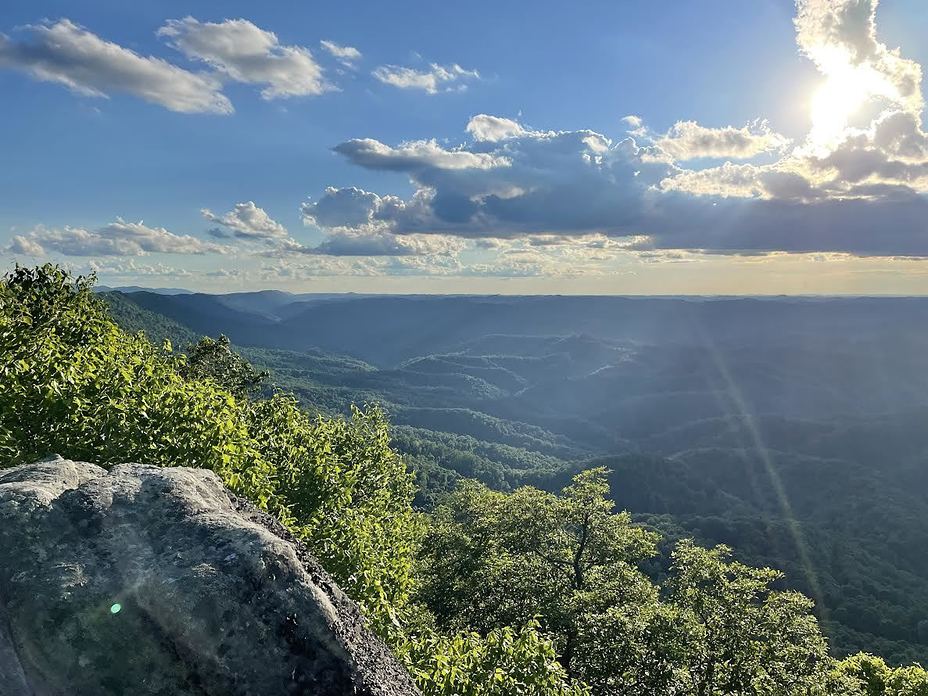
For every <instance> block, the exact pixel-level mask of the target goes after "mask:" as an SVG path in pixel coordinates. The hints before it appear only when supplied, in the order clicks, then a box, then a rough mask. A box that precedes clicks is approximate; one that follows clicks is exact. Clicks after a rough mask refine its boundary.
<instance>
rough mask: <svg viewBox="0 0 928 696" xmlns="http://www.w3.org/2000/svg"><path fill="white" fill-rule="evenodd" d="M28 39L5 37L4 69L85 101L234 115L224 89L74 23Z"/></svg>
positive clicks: (0, 43) (27, 31)
mask: <svg viewBox="0 0 928 696" xmlns="http://www.w3.org/2000/svg"><path fill="white" fill-rule="evenodd" d="M21 32H22V34H23V36H22V38H19V37H18V38H17V40H14V39H12V38H10V37H8V36H5V35H3V34H0V68H3V67H6V68H13V69H17V70H22V71H24V72H26V73H28V74H29V75H31V76H32V77H34V78H35V79H37V80H42V81H45V82H57V83H59V84H62V85H65V86H66V87H68V88H69V89H71V90H73V91H74V92H77V93H79V94H82V95H85V96H92V97H108V96H109V95H110V94H112V93H115V92H125V93H128V94H132V95H135V96H137V97H140V98H142V99H144V100H146V101H149V102H152V103H155V104H160V105H161V106H164V107H166V108H168V109H170V110H171V111H178V112H182V113H217V114H229V113H232V110H233V109H232V104H231V102H229V100H228V99H227V98H226V97H225V95H223V94H222V91H221V84H220V83H219V81H218V80H216V79H215V78H213V77H212V76H210V75H205V74H202V73H193V72H189V71H187V70H183V69H182V68H179V67H177V66H176V65H172V64H171V63H168V62H167V61H164V60H162V59H160V58H153V57H147V58H146V57H144V56H140V55H139V54H138V53H135V52H134V51H131V50H129V49H128V48H124V47H122V46H120V45H118V44H115V43H112V42H109V41H105V40H104V39H101V38H100V37H99V36H97V35H96V34H93V33H91V32H89V31H87V30H86V29H84V28H83V27H80V26H78V25H77V24H75V23H74V22H72V21H71V20H68V19H61V20H59V21H57V22H54V23H45V24H35V25H28V26H26V27H24V28H23V29H22V30H21Z"/></svg>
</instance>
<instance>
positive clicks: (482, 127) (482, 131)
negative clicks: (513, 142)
mask: <svg viewBox="0 0 928 696" xmlns="http://www.w3.org/2000/svg"><path fill="white" fill-rule="evenodd" d="M466 130H467V132H468V133H470V134H471V135H472V136H473V138H474V140H482V141H486V142H491V143H496V142H499V141H500V140H505V139H506V138H512V137H515V136H517V135H522V134H523V133H525V129H524V128H523V127H522V126H521V125H520V124H519V123H518V122H516V121H513V120H512V119H509V118H502V117H500V116H488V115H487V114H477V115H476V116H474V117H473V118H472V119H471V120H470V121H468V122H467V128H466Z"/></svg>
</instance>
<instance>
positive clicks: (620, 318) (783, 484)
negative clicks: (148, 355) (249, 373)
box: [103, 292, 928, 664]
mask: <svg viewBox="0 0 928 696" xmlns="http://www.w3.org/2000/svg"><path fill="white" fill-rule="evenodd" d="M103 297H104V298H105V299H106V301H107V302H108V303H109V305H110V307H111V311H112V314H113V316H114V318H115V319H116V320H117V322H118V323H120V324H121V325H122V326H124V327H126V328H127V329H129V330H131V331H136V330H140V329H142V330H145V331H146V332H147V334H148V335H149V336H150V337H151V338H152V339H153V340H154V341H155V342H157V343H160V342H161V341H162V340H163V339H164V338H169V339H170V340H172V341H173V344H174V346H175V347H176V348H178V349H182V348H183V347H185V346H188V345H190V344H191V343H192V342H194V341H195V340H196V338H198V337H199V336H201V335H213V336H216V335H219V334H222V333H226V334H228V335H229V336H230V338H231V340H232V343H233V344H234V345H235V346H236V350H238V351H239V352H240V353H241V354H242V355H244V356H245V357H247V359H248V360H249V361H251V362H252V363H254V364H255V365H258V366H260V368H261V369H265V370H267V371H269V373H270V379H269V382H268V384H274V385H276V386H277V388H278V389H280V390H282V391H284V392H287V393H291V394H293V395H295V397H296V398H297V400H298V401H299V403H300V405H301V407H302V408H304V409H307V410H310V411H312V412H314V413H315V412H318V413H323V414H326V415H339V414H341V415H347V414H349V413H350V411H351V407H352V405H353V404H364V403H372V404H377V405H378V406H379V407H380V408H382V410H383V411H384V413H385V414H386V415H387V417H388V419H389V421H390V423H391V426H392V428H391V434H392V446H393V447H394V449H396V450H397V451H398V452H400V453H401V454H403V456H404V458H405V460H406V462H407V464H408V465H409V466H410V467H411V468H412V469H413V470H414V471H415V472H416V477H417V480H416V483H417V487H418V493H417V497H416V505H417V506H419V507H423V508H429V507H431V506H433V505H434V504H435V502H436V501H437V500H438V499H439V498H440V497H441V496H442V495H443V494H444V493H446V492H447V491H448V490H449V489H451V488H452V487H453V486H454V485H455V484H456V482H457V481H458V480H459V479H461V478H462V477H463V478H476V479H478V480H480V481H482V482H483V483H485V484H486V485H488V486H490V487H491V488H493V489H494V490H499V491H512V490H514V489H516V488H518V487H519V486H522V485H532V486H535V487H538V488H541V489H543V490H547V491H549V492H556V491H558V490H560V489H561V488H562V487H563V486H565V485H567V484H568V483H569V482H570V479H571V477H572V476H573V475H574V474H576V473H577V472H579V471H582V470H584V469H587V468H590V467H595V466H605V467H606V468H608V469H609V470H611V472H612V473H611V474H610V478H609V482H610V486H611V487H610V497H611V499H612V500H613V501H614V502H615V503H616V504H617V506H618V507H619V508H620V509H628V510H629V511H631V513H632V516H633V519H634V520H635V521H636V522H638V523H641V524H645V525H648V526H650V527H651V528H653V529H655V530H658V531H660V532H661V533H662V534H663V535H664V536H665V537H667V538H668V539H679V538H687V537H692V538H695V539H696V540H698V541H699V542H700V543H701V544H703V545H707V546H713V545H716V544H725V545H728V546H730V547H731V548H732V549H733V553H734V557H735V558H736V559H737V560H739V561H741V562H744V563H747V564H750V565H756V566H770V567H773V568H776V569H778V570H780V571H783V572H784V574H785V577H784V578H783V580H781V581H778V583H779V586H782V587H785V588H790V589H796V590H799V591H801V592H802V593H804V594H806V595H807V596H810V597H813V598H814V600H815V613H816V616H817V617H818V619H819V621H820V625H821V626H822V628H823V630H824V632H825V633H826V635H827V636H828V638H829V641H830V646H831V651H832V653H833V654H834V655H836V656H846V655H850V654H853V653H856V652H858V651H862V650H866V651H871V652H875V653H877V654H879V655H881V656H883V657H884V658H886V659H888V660H890V661H892V662H893V663H897V664H906V663H910V662H913V661H918V662H921V663H922V664H926V663H928V567H926V558H928V556H926V554H925V553H924V546H925V542H924V540H925V539H926V538H928V500H926V499H925V496H924V495H923V494H922V491H924V490H925V489H926V487H928V465H926V454H925V453H926V452H928V430H926V429H925V427H924V423H925V421H926V419H928V381H926V378H925V375H926V374H928V373H926V372H925V370H924V369H923V364H924V355H925V354H926V353H928V328H926V327H928V301H926V300H925V299H923V298H842V299H837V298H818V299H815V298H766V299H757V298H742V299H732V298H720V299H711V298H621V297H612V298H610V297H456V296H449V297H440V296H439V297H421V296H406V297H403V296H399V297H392V296H391V297H384V296H381V297H363V296H354V295H341V296H330V295H288V294H286V293H280V292H257V293H237V294H231V295H201V294H173V295H170V296H167V295H162V294H159V293H154V292H131V293H116V292H113V293H105V294H104V295H103ZM265 389H269V390H271V391H272V389H271V387H268V386H266V387H265ZM271 391H268V392H267V394H270V393H271ZM669 549H670V545H669V544H662V545H660V546H659V556H658V558H657V559H656V560H655V561H654V564H655V565H656V566H658V567H659V568H660V569H661V570H660V572H666V571H667V569H668V568H669V566H670V563H671V560H670V555H669Z"/></svg>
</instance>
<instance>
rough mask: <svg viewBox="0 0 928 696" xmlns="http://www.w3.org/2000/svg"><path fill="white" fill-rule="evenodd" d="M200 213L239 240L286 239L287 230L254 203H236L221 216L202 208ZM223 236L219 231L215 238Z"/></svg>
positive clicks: (221, 231)
mask: <svg viewBox="0 0 928 696" xmlns="http://www.w3.org/2000/svg"><path fill="white" fill-rule="evenodd" d="M200 213H201V214H202V215H203V217H204V218H206V219H207V220H209V221H210V222H214V223H216V224H217V225H220V226H221V228H224V229H225V230H228V231H229V233H231V234H232V235H234V236H236V237H238V238H240V239H252V240H274V239H286V238H287V237H288V233H287V228H285V227H284V226H283V225H281V224H280V223H279V222H277V221H276V220H274V219H273V218H271V216H270V215H268V214H267V212H266V211H265V210H264V209H262V208H259V207H258V206H257V205H255V203H254V201H247V202H245V203H236V204H235V206H234V207H233V208H232V210H230V211H229V212H227V213H225V214H223V215H216V214H215V213H213V212H212V211H211V210H210V209H209V208H203V210H201V211H200ZM223 235H225V232H224V231H223V230H220V234H218V235H215V236H223Z"/></svg>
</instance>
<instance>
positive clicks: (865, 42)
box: [795, 0, 924, 113]
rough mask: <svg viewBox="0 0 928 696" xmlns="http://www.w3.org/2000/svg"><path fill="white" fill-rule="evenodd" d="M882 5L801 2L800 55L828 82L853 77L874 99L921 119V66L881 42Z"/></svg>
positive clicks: (859, 0) (860, 0)
mask: <svg viewBox="0 0 928 696" xmlns="http://www.w3.org/2000/svg"><path fill="white" fill-rule="evenodd" d="M878 3H879V0H797V3H796V9H797V13H796V19H795V24H796V40H797V43H798V44H799V48H800V50H801V51H802V52H803V53H804V54H805V55H806V56H808V57H809V58H810V59H812V61H813V62H814V63H815V64H816V66H817V67H818V69H819V70H821V72H822V73H823V74H825V75H826V76H829V77H839V78H840V77H842V73H844V74H848V73H850V74H852V75H853V77H854V78H855V79H857V80H859V81H863V82H864V83H866V86H867V88H868V91H870V92H871V96H880V97H884V98H887V99H890V100H892V101H894V102H896V103H897V104H899V105H900V106H904V107H905V108H906V109H907V110H908V111H910V112H912V113H920V112H921V110H922V108H923V106H924V104H923V100H922V95H921V77H922V70H921V66H920V65H919V64H918V63H917V62H916V61H914V60H909V59H906V58H903V57H902V55H901V54H900V52H899V51H898V50H894V49H890V48H888V47H887V46H886V45H885V44H884V43H882V42H880V41H879V39H878V38H877V32H876V10H877V5H878Z"/></svg>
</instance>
